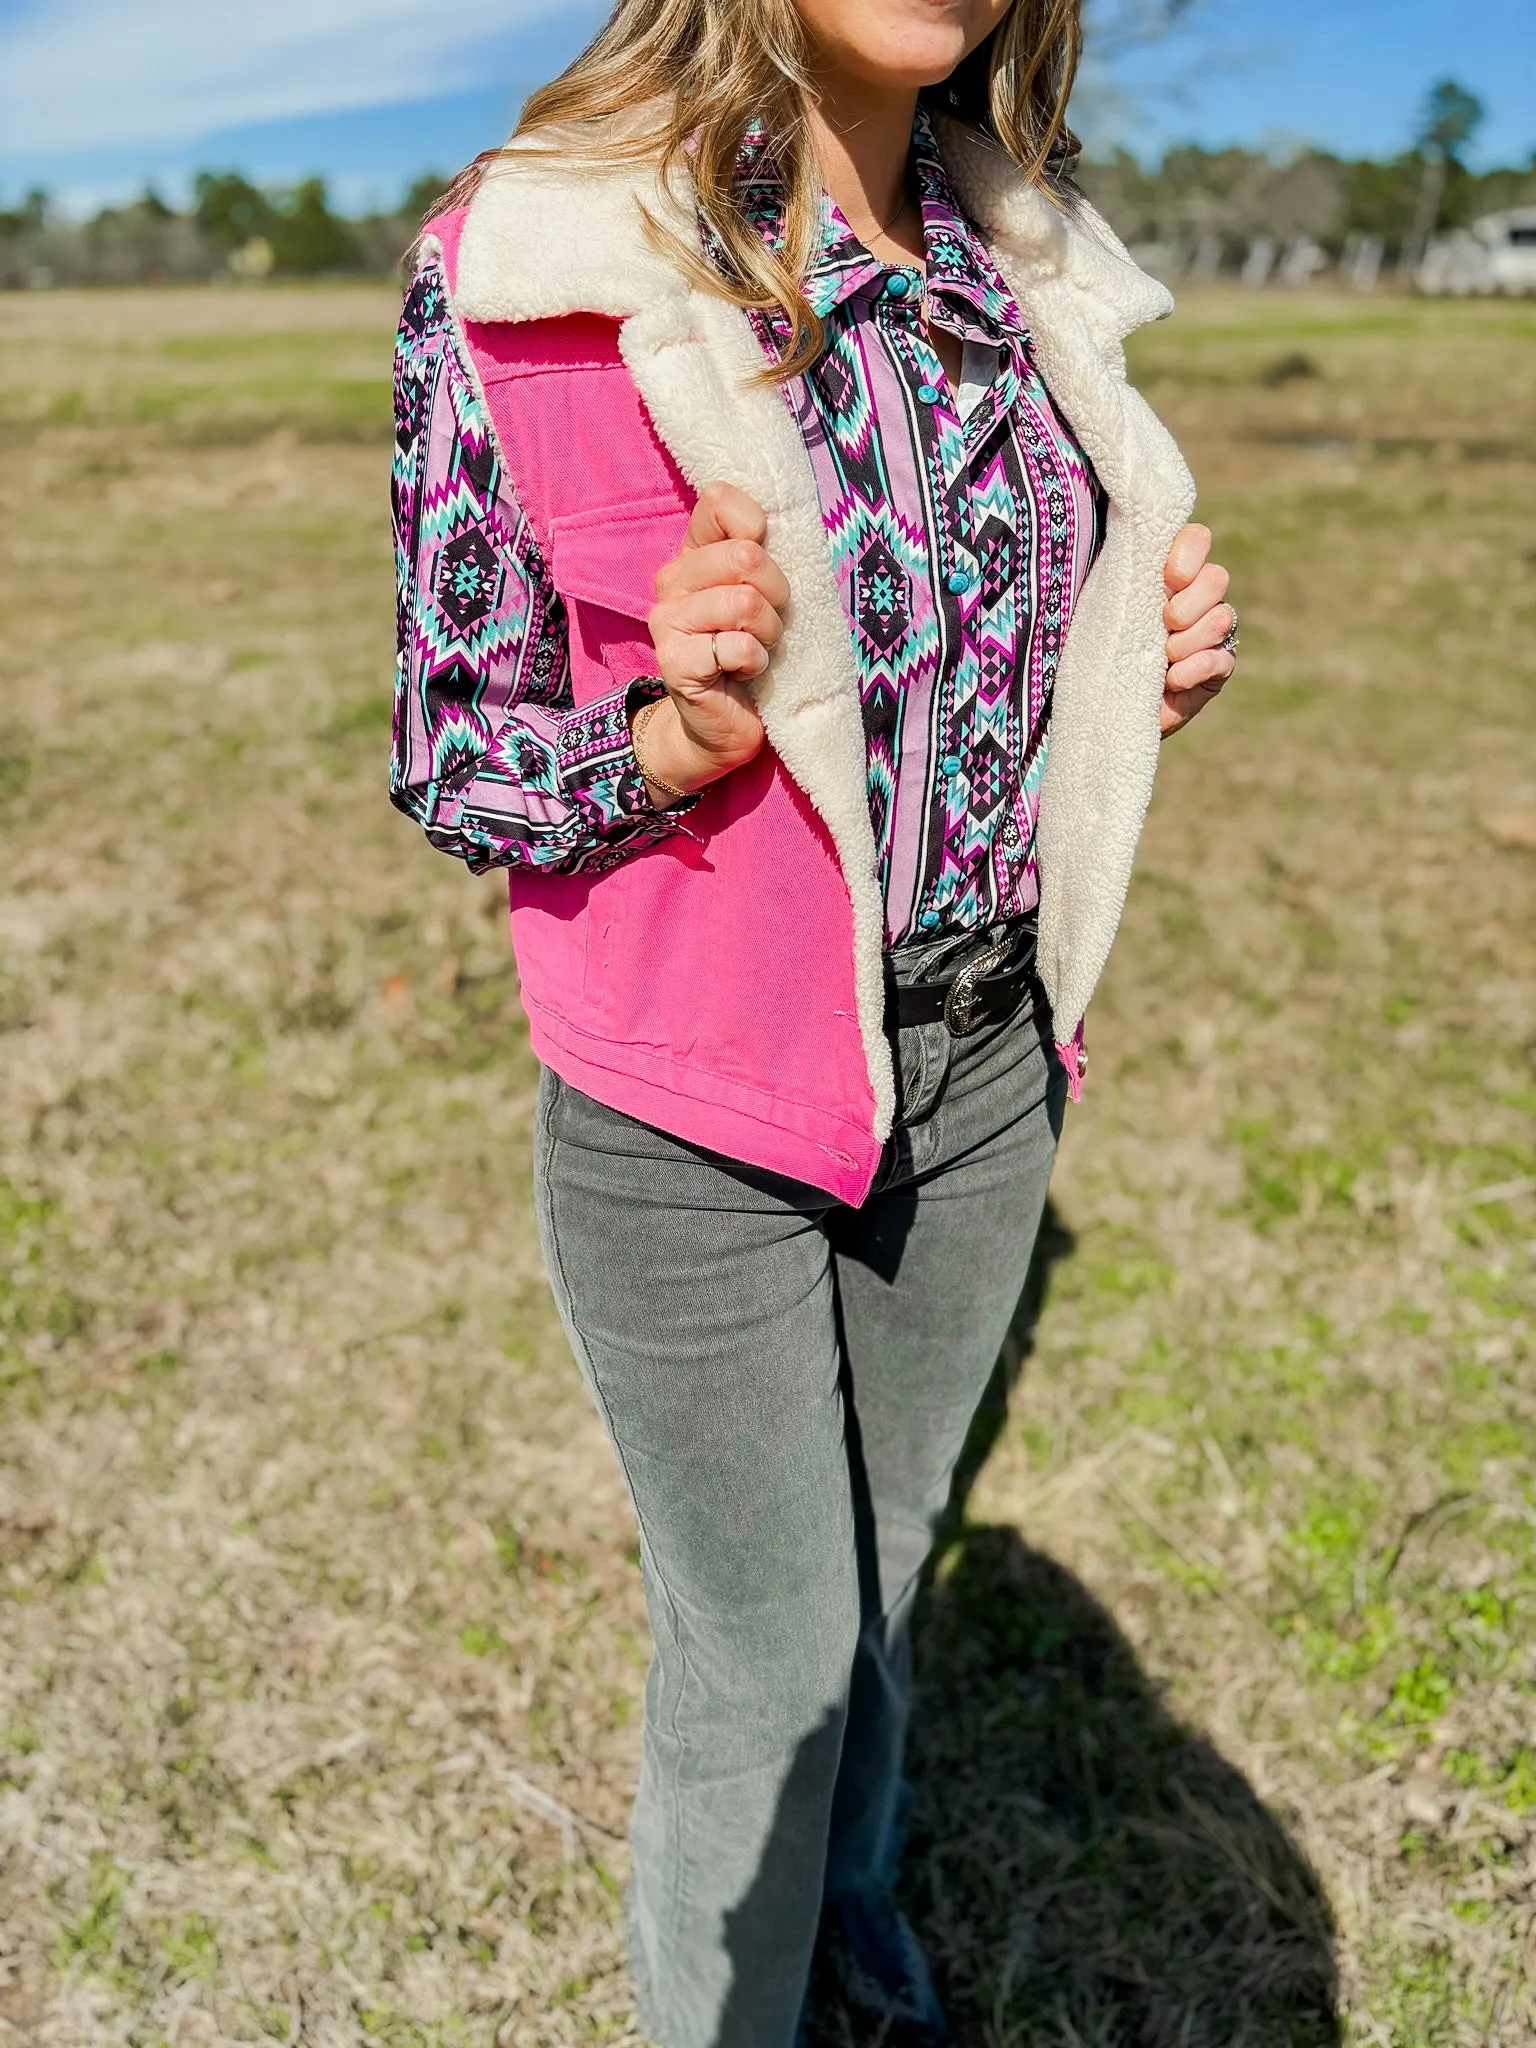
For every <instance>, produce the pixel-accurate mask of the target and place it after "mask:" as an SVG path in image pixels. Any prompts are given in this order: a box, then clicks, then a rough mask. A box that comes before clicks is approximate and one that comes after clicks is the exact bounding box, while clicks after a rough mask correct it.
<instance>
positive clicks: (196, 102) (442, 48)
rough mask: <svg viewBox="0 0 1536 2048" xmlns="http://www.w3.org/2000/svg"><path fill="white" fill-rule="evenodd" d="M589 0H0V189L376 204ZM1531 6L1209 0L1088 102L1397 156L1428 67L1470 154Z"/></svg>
mask: <svg viewBox="0 0 1536 2048" xmlns="http://www.w3.org/2000/svg"><path fill="white" fill-rule="evenodd" d="M605 11H606V9H605V6H604V4H603V0H452V5H451V6H448V5H445V4H444V0H243V4H241V5H238V6H237V5H234V4H232V0H0V199H6V198H14V197H15V196H16V194H17V193H18V192H19V191H21V190H22V189H24V188H26V187H27V186H30V185H34V184H43V185H46V186H48V187H49V188H50V189H52V190H53V191H55V192H57V193H58V194H60V195H61V197H63V198H64V199H65V201H66V203H69V204H71V205H72V206H74V207H77V208H78V207H83V206H86V205H90V204H94V203H97V202H99V201H101V200H103V199H108V198H114V197H119V196H122V195H125V194H131V193H132V192H134V191H136V190H138V189H139V188H140V187H141V186H142V185H143V184H144V183H146V182H147V181H151V182H154V183H155V184H157V185H158V186H159V187H160V189H161V190H163V191H165V192H166V193H167V194H168V195H170V196H175V195H176V194H178V193H179V192H180V191H181V190H182V189H183V187H184V184H185V180H186V178H187V176H188V175H189V174H190V172H191V171H192V170H193V169H195V168H197V167H200V166H204V165H208V166H217V167H223V166H235V167H238V168H240V169H242V170H244V171H246V172H247V173H248V174H249V175H251V176H253V177H255V178H257V179H258V180H261V181H263V182H282V181H286V180H289V179H293V178H297V177H302V176H305V175H307V174H308V173H310V172H315V171H318V172H320V173H322V174H324V175H326V176H327V177H329V178H330V180H331V182H332V185H333V188H334V189H335V191H336V192H337V194H338V195H339V197H340V198H341V199H342V200H343V202H344V203H346V204H349V205H353V206H359V205H364V204H370V203H376V202H379V201H383V200H386V199H388V198H390V197H392V196H394V195H395V194H396V193H397V192H398V191H399V190H400V189H401V188H402V187H403V186H404V184H405V183H406V182H407V181H408V179H409V178H410V177H411V176H413V175H414V174H415V173H416V172H417V171H420V170H423V169H425V168H428V167H435V168H438V169H443V170H451V169H455V168H457V166H458V165H459V164H460V163H462V162H463V161H465V160H466V159H467V158H468V157H470V156H472V155H473V154H474V153H475V151H476V150H478V149H482V148H485V147H487V146H489V145H490V144H492V143H494V142H497V141H499V140H500V139H501V138H502V137H503V135H504V134H505V133H506V130H507V128H508V126H509V125H510V122H511V120H512V118H513V116H514V114H515V111H516V108H517V106H518V104H519V103H520V101H521V100H522V99H523V97H524V95H525V94H526V93H527V92H528V90H529V88H530V87H531V86H533V85H535V84H537V83H538V82H539V81H540V80H541V79H544V78H547V77H549V76H550V75H551V74H552V73H553V72H554V71H556V70H558V69H559V68H560V66H561V65H562V64H563V63H565V62H566V61H567V59H568V58H569V57H570V56H572V55H573V54H574V53H575V51H576V50H577V49H579V48H580V46H581V45H582V43H583V42H585V41H586V39H587V37H588V36H589V35H590V34H591V33H592V30H593V29H594V27H595V26H596V25H597V23H598V21H599V20H600V19H601V18H602V15H603V14H604V12H605ZM1533 30H1536V20H1533V14H1532V0H1459V4H1452V0H1283V4H1280V5H1277V4H1275V0H1205V5H1204V8H1203V11H1201V12H1200V13H1199V14H1198V15H1197V16H1196V18H1195V21H1194V23H1193V24H1192V25H1191V26H1190V27H1188V28H1187V29H1186V30H1185V31H1184V33H1183V34H1182V35H1181V36H1180V37H1179V38H1177V39H1176V40H1175V41H1173V42H1171V43H1169V44H1167V45H1164V46H1162V47H1159V48H1158V49H1156V50H1153V51H1148V52H1141V53H1138V54H1136V55H1135V56H1134V57H1132V58H1129V59H1127V60H1124V61H1123V62H1122V63H1121V64H1120V65H1119V66H1118V68H1117V71H1116V74H1115V76H1114V77H1113V79H1112V80H1110V81H1108V83H1109V85H1110V87H1111V90H1110V91H1109V92H1108V93H1107V94H1106V92H1105V91H1104V90H1103V89H1102V86H1103V81H1101V84H1100V89H1099V90H1097V91H1096V92H1095V93H1094V95H1093V98H1092V101H1091V102H1090V103H1089V105H1088V109H1087V110H1088V111H1090V112H1092V113H1093V114H1094V119H1095V124H1096V126H1097V128H1098V130H1099V133H1100V136H1101V137H1106V136H1109V135H1117V136H1119V137H1120V138H1122V139H1124V140H1127V141H1128V142H1130V143H1131V144H1132V145H1133V146H1134V147H1137V148H1138V149H1140V150H1141V151H1143V152H1144V153H1145V152H1153V151H1156V150H1157V149H1158V148H1160V147H1161V146H1163V145H1165V144H1166V143H1168V142H1170V141H1180V140H1185V139H1193V140H1198V141H1201V142H1207V143H1212V144H1218V143H1223V142H1245V143H1250V144H1261V145H1273V146H1277V147H1285V146H1287V145H1289V144H1294V143H1297V142H1302V141H1311V142H1319V143H1322V144H1325V145H1327V146H1329V147H1332V148H1337V149H1342V150H1347V151H1351V152H1360V153H1377V152H1384V151H1391V150H1395V149H1398V148H1401V147H1402V146H1403V145H1404V144H1405V143H1406V141H1407V139H1408V136H1409V133H1410V131H1411V127H1412V121H1413V115H1414V110H1415V108H1416V106H1417V105H1418V103H1419V102H1420V100H1421V99H1422V97H1423V95H1424V92H1425V90H1426V88H1427V87H1428V86H1429V85H1430V84H1431V83H1432V82H1433V80H1435V79H1436V78H1439V77H1442V76H1445V75H1446V74H1448V73H1449V74H1452V75H1454V76H1456V77H1458V78H1460V79H1461V80H1462V81H1463V82H1464V83H1466V84H1467V85H1469V86H1471V87H1472V88H1473V89H1474V90H1475V91H1477V92H1478V93H1480V94H1481V95H1482V96H1483V98H1484V99H1485V100H1486V101H1487V103H1488V107H1489V120H1488V124H1487V127H1486V128H1485V130H1484V133H1483V136H1482V138H1481V141H1480V146H1479V149H1478V152H1477V154H1478V156H1479V157H1480V158H1481V159H1482V160H1483V161H1485V162H1493V161H1505V162H1508V161H1519V162H1524V161H1525V160H1526V159H1527V158H1528V157H1529V156H1530V155H1531V153H1532V151H1533V150H1536V33H1533Z"/></svg>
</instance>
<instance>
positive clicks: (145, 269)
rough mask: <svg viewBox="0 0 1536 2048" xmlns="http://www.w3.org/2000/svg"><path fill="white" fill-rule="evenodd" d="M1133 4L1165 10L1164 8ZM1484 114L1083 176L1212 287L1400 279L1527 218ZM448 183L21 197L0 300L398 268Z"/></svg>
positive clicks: (1101, 201)
mask: <svg viewBox="0 0 1536 2048" xmlns="http://www.w3.org/2000/svg"><path fill="white" fill-rule="evenodd" d="M1138 4H1143V5H1146V6H1158V5H1161V6H1162V7H1163V8H1164V10H1166V7H1167V5H1168V4H1169V0H1138ZM1175 4H1176V5H1184V6H1188V5H1191V4H1194V0H1175ZM1482 114H1483V109H1482V106H1481V103H1480V102H1479V101H1478V100H1477V99H1476V98H1475V97H1474V96H1473V95H1472V94H1471V93H1469V92H1467V91H1466V90H1465V88H1463V87H1462V86H1459V85H1457V84H1456V83H1455V82H1454V81H1453V80H1443V81H1442V82H1441V83H1440V84H1439V85H1437V86H1436V87H1435V88H1434V89H1433V91H1432V92H1431V93H1430V94H1429V96H1428V99H1427V100H1426V102H1425V106H1424V109H1423V113H1422V115H1421V118H1420V121H1419V125H1418V129H1417V132H1416V136H1415V141H1414V146H1413V147H1412V148H1411V149H1408V150H1405V151H1403V152H1402V154H1401V155H1399V156H1396V157H1393V158H1391V159H1389V160H1386V161H1378V160H1371V159H1350V158H1345V157H1340V156H1334V155H1331V154H1330V153H1328V152H1327V151H1325V150H1318V149H1308V150H1302V151H1300V152H1298V153H1297V154H1295V155H1292V156H1289V157H1285V158H1277V157H1274V156H1268V155H1264V154H1262V153H1261V152H1258V151H1255V150H1249V149H1223V150H1208V149H1203V148H1200V147H1199V146H1198V145H1195V144H1187V145H1185V146H1183V147H1181V148H1176V149H1171V150H1169V151H1168V153H1167V154H1166V155H1165V156H1164V157H1163V159H1162V160H1161V162H1159V163H1157V164H1153V165H1146V164H1143V163H1141V162H1140V161H1139V160H1138V159H1137V158H1136V157H1134V156H1132V155H1131V154H1130V153H1129V152H1128V151H1125V150H1119V151H1116V152H1114V153H1113V154H1110V155H1106V156H1102V157H1099V158H1097V159H1089V160H1088V161H1086V162H1085V163H1084V164H1083V165H1082V166H1081V169H1080V173H1079V175H1080V178H1081V182H1082V184H1083V186H1084V187H1085V189H1086V190H1087V192H1088V195H1089V197H1090V198H1091V199H1092V200H1093V201H1094V202H1095V204H1096V205H1098V206H1099V208H1100V209H1101V210H1102V211H1103V212H1104V214H1105V215H1106V216H1107V217H1108V219H1109V220H1110V222H1111V224H1112V225H1113V226H1114V227H1115V229H1116V230H1117V232H1118V233H1119V234H1120V235H1121V236H1122V237H1123V238H1124V239H1125V240H1126V241H1127V242H1129V243H1131V244H1132V245H1133V247H1146V246H1147V245H1157V246H1159V247H1161V248H1163V249H1170V248H1171V249H1183V250H1186V251H1187V250H1192V249H1194V248H1195V247H1197V246H1198V247H1199V248H1200V249H1201V250H1202V251H1203V252H1204V253H1203V256H1202V259H1201V260H1202V263H1203V265H1204V267H1205V268H1206V270H1207V271H1209V272H1211V273H1213V274H1214V272H1216V271H1218V270H1219V269H1221V268H1222V267H1223V266H1226V267H1231V266H1234V265H1237V264H1240V263H1241V262H1242V259H1243V253H1244V251H1245V249H1247V248H1249V247H1251V245H1252V244H1253V243H1254V242H1255V241H1256V240H1258V239H1260V238H1267V239H1269V240H1272V241H1274V242H1277V243H1287V242H1306V243H1309V244H1314V245H1316V248H1317V249H1318V250H1319V251H1320V252H1322V253H1324V254H1326V255H1330V256H1334V257H1337V256H1339V255H1340V254H1342V253H1343V252H1344V251H1345V250H1346V248H1347V247H1348V246H1349V245H1350V244H1351V241H1352V240H1353V241H1356V242H1358V241H1359V240H1360V239H1361V238H1368V239H1370V240H1371V241H1372V242H1373V244H1375V245H1378V246H1379V247H1380V249H1381V251H1382V253H1384V255H1385V257H1386V259H1387V261H1388V262H1392V261H1394V260H1395V261H1397V262H1399V263H1401V264H1402V265H1403V266H1404V267H1405V268H1411V267H1412V266H1413V264H1414V263H1415V262H1416V261H1417V259H1418V257H1419V256H1420V255H1422V253H1423V249H1424V246H1425V244H1426V243H1427V242H1428V241H1429V240H1430V238H1431V237H1432V236H1433V235H1434V234H1435V233H1436V232H1440V231H1444V230H1446V229H1450V228H1456V227H1460V226H1464V225H1465V224H1467V223H1468V222H1470V221H1473V220H1476V219H1478V218H1480V217H1481V216H1482V215H1484V214H1488V213H1493V212H1498V211H1501V210H1503V209H1504V208H1506V207H1511V206H1517V205H1536V151H1533V153H1532V155H1531V158H1530V160H1529V161H1528V162H1527V163H1526V165H1525V166H1524V167H1523V168H1514V167H1511V168H1508V169H1503V170H1494V171H1488V172H1484V173H1482V174H1478V173H1476V172H1474V171H1472V170H1471V169H1469V167H1468V165H1467V163H1466V161H1465V158H1466V153H1467V149H1468V146H1469V144H1470V143H1471V141H1472V139H1473V137H1474V136H1475V134H1476V131H1477V128H1478V125H1479V123H1480V121H1481V119H1482ZM446 183H447V180H446V179H444V178H442V177H439V176H437V175H435V174H432V173H427V174H424V175H423V176H421V177H419V178H416V179H414V180H413V181H412V183H411V184H410V185H409V186H408V187H407V188H406V190H405V191H404V192H403V193H402V194H401V196H400V200H399V203H398V205H396V206H394V207H392V208H388V209H386V210H384V211H382V212H376V213H370V214H366V215H364V216H362V217H360V218H353V219H349V218H347V217H345V216H344V215H342V214H340V213H338V212H337V211H336V210H335V209H334V208H333V206H332V204H331V201H330V197H329V194H328V191H327V188H326V184H325V180H324V179H323V178H307V179H305V180H303V181H302V182H301V183H300V184H297V185H295V186H293V187H291V188H289V189H287V190H284V191H281V192H270V191H264V190H262V189H261V188H260V187H258V186H256V185H254V184H252V183H251V181H250V180H249V179H247V178H245V177H243V176H242V175H241V174H240V173H239V172H237V171H203V172H200V173H199V175H198V176H197V177H196V178H195V179H194V181H193V185H192V191H191V196H190V202H189V204H188V205H187V206H186V207H185V208H184V209H183V210H180V211H178V210H176V209H174V208H172V207H170V206H168V205H167V204H166V203H165V201H164V200H163V199H161V198H160V197H159V196H158V194H156V193H155V192H153V191H147V192H145V193H144V194H143V196H142V197H141V198H139V199H137V200H135V201H133V202H132V203H131V204H129V205H126V206H118V207H105V208H103V209H102V210H101V211H100V212H99V213H97V214H96V215H95V216H94V218H92V219H90V220H87V221H71V220H68V219H66V218H64V217H63V216H62V215H61V214H59V213H58V211H57V210H56V209H55V208H54V207H53V206H52V205H51V203H50V201H49V199H48V196H47V194H46V193H43V192H32V193H29V194H28V195H27V197H26V198H25V199H24V200H23V201H22V202H21V203H20V205H19V206H16V207H14V208H11V209H8V210H6V209H0V287H4V286H19V285H28V284H31V285H47V284H128V283H144V282H158V281H164V282H176V281H182V280H185V281H191V280H195V279H213V278H229V277H234V278H243V279H246V280H250V281H259V280H261V279H263V278H266V277H268V276H278V277H314V276H345V275H347V274H348V273H351V274H356V275H373V276H385V275H389V274H392V273H393V272H395V271H397V270H398V268H399V265H400V262H401V259H402V257H403V256H404V254H405V252H406V251H407V250H408V249H409V247H410V245H411V242H412V241H413V240H414V238H415V236H416V233H417V231H418V229H419V227H420V225H421V222H422V221H423V219H425V218H426V216H427V215H428V214H429V213H430V212H431V209H432V206H433V204H434V203H435V201H436V200H437V199H438V197H439V196H440V195H441V193H442V191H443V190H444V187H445V185H446Z"/></svg>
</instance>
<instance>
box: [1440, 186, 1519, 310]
mask: <svg viewBox="0 0 1536 2048" xmlns="http://www.w3.org/2000/svg"><path fill="white" fill-rule="evenodd" d="M1417 283H1418V287H1419V290H1420V291H1421V292H1429V293H1432V294H1433V295H1435V296H1436V297H1444V296H1446V295H1450V296H1452V297H1454V298H1459V299H1464V298H1469V297H1471V296H1472V295H1474V294H1483V293H1489V292H1511V293H1519V292H1536V206H1516V207H1513V208H1511V210H1510V211H1509V212H1508V213H1490V214H1488V215H1487V216H1486V217H1485V218H1484V219H1483V220H1479V221H1474V222H1473V224H1472V226H1471V228H1470V229H1466V228H1461V229H1458V230H1457V231H1456V233H1455V234H1452V235H1437V236H1436V237H1435V239H1434V241H1432V242H1431V243H1430V245H1429V247H1428V249H1427V250H1426V251H1425V253H1424V261H1423V262H1422V263H1421V264H1420V265H1419V274H1418V279H1417Z"/></svg>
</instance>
